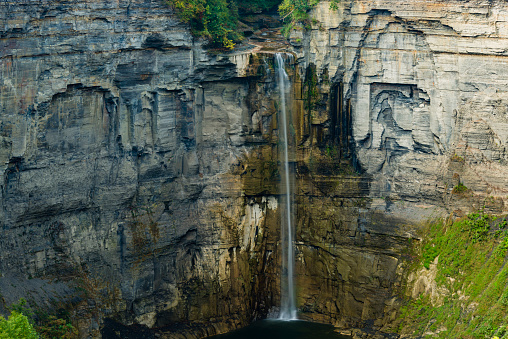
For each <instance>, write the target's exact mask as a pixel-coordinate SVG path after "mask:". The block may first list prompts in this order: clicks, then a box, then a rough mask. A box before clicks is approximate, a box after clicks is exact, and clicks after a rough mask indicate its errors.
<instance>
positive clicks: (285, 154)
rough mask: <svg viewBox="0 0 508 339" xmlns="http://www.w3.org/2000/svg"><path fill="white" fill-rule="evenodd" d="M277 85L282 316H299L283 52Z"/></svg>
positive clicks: (288, 88) (289, 117)
mask: <svg viewBox="0 0 508 339" xmlns="http://www.w3.org/2000/svg"><path fill="white" fill-rule="evenodd" d="M275 60H276V65H277V67H276V75H277V86H278V89H279V95H280V106H279V145H280V146H279V157H280V164H281V173H282V174H283V175H282V180H283V182H282V183H281V192H280V193H281V195H280V196H281V200H283V203H282V204H281V206H282V212H281V246H282V265H281V266H282V267H281V268H282V270H281V271H282V274H281V305H280V313H279V319H280V320H297V314H296V313H297V312H296V298H295V286H294V265H295V263H294V244H293V243H294V218H293V216H294V213H293V189H292V188H293V186H294V184H293V183H294V171H291V169H292V166H290V164H289V151H290V148H289V143H290V141H289V139H288V138H289V136H290V135H289V133H288V130H289V125H290V119H291V114H289V113H288V112H287V110H286V108H287V106H288V105H286V99H287V94H288V92H289V90H290V81H289V77H288V75H287V73H286V70H285V63H284V58H283V57H282V54H281V53H277V54H276V55H275Z"/></svg>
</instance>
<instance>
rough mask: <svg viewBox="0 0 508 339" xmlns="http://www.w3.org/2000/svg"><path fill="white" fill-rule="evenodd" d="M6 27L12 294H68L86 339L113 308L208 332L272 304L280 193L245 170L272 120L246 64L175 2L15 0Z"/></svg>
mask: <svg viewBox="0 0 508 339" xmlns="http://www.w3.org/2000/svg"><path fill="white" fill-rule="evenodd" d="M0 22H1V25H0V37H1V40H0V44H1V48H0V70H1V71H0V72H1V76H0V135H1V136H0V138H1V141H0V142H1V148H0V157H1V158H0V171H1V173H2V176H3V181H2V185H1V191H0V225H1V227H2V230H3V231H2V236H1V237H0V257H1V260H0V272H1V275H2V277H1V278H0V280H1V281H2V283H0V285H8V284H9V283H11V282H13V284H14V283H15V284H16V285H17V286H19V291H21V292H20V293H17V294H9V295H6V294H5V293H4V292H6V291H7V290H5V289H2V294H3V295H4V296H5V302H7V303H12V302H15V301H17V299H18V298H19V297H20V296H25V297H26V296H27V295H28V294H29V293H31V295H32V297H31V298H32V300H33V303H35V304H39V302H40V303H41V304H44V303H45V302H49V301H50V300H48V299H51V298H54V299H57V300H58V301H62V293H60V292H59V293H56V294H55V293H52V291H53V290H57V291H62V290H64V291H67V294H68V295H69V299H72V303H71V305H70V307H71V309H72V311H73V312H74V313H73V314H74V316H75V318H76V319H77V320H76V321H77V322H78V323H77V324H78V326H79V327H80V331H81V336H82V337H87V336H92V337H98V336H100V333H99V326H100V325H101V323H102V319H103V315H106V316H108V317H110V318H112V319H115V320H116V321H118V322H120V323H122V324H124V325H130V324H141V325H145V326H147V327H150V328H151V327H167V326H169V327H171V326H172V325H174V324H179V323H180V324H181V323H188V324H191V325H195V326H194V327H192V326H191V327H188V328H186V327H185V326H183V327H182V326H180V328H179V331H180V332H182V331H183V332H185V331H187V332H190V333H191V334H192V335H194V336H198V337H201V336H204V335H208V334H214V333H218V332H223V331H225V330H228V329H230V328H234V327H237V326H239V325H243V324H246V323H247V322H248V321H250V320H251V319H253V318H254V317H256V316H262V315H263V314H266V313H267V312H268V311H269V309H270V308H271V307H272V306H273V305H275V304H276V300H277V298H278V296H277V295H278V292H277V288H276V286H272V284H275V283H276V281H277V278H276V276H275V275H274V274H275V268H276V267H278V265H276V263H277V257H278V255H277V254H273V255H271V254H270V253H271V252H272V251H274V252H276V250H275V249H274V248H273V247H274V246H276V239H277V234H276V233H277V232H278V227H277V223H276V222H275V221H272V222H270V223H268V222H267V220H269V219H276V208H277V200H276V198H274V197H273V196H266V197H247V196H245V195H244V194H243V190H242V180H241V178H240V177H239V176H238V175H234V174H233V173H234V172H235V171H237V170H236V168H237V167H238V166H239V165H238V164H239V161H240V160H241V159H243V158H244V157H245V154H246V152H247V153H248V152H249V149H250V148H252V147H250V146H247V144H246V141H247V139H246V135H247V133H248V132H250V131H251V130H253V129H254V128H257V129H258V130H259V127H257V126H254V127H253V126H252V121H251V112H250V110H249V107H248V103H249V100H250V101H254V102H255V101H258V98H257V96H256V95H254V94H253V95H250V94H249V93H250V91H249V89H250V87H252V86H253V80H251V79H250V78H241V77H239V75H241V74H239V71H244V68H243V67H245V65H243V66H237V65H236V64H235V63H233V62H232V61H231V60H230V58H229V57H220V56H213V55H209V54H206V53H205V52H204V51H203V49H202V47H201V42H199V41H195V40H194V38H193V37H192V36H191V34H190V32H189V30H188V28H187V27H186V26H185V25H182V24H181V23H179V22H178V21H177V20H176V19H175V17H174V16H173V14H172V13H171V10H170V9H169V8H168V7H167V6H166V5H165V4H164V3H163V2H161V1H150V0H147V1H143V0H141V1H114V2H111V1H88V0H87V1H74V2H72V3H70V2H66V1H37V2H36V1H27V2H8V1H2V2H1V3H0ZM235 58H236V59H238V60H240V59H241V58H242V57H241V56H238V57H234V58H233V59H234V60H236V59H235ZM233 59H232V60H233ZM247 60H248V59H247ZM244 75H245V74H244ZM266 87H267V88H271V87H273V82H271V81H270V80H268V82H267V84H266ZM261 92H262V93H261ZM261 92H260V94H263V95H265V94H266V91H264V90H263V91H261ZM249 95H250V96H249ZM265 120H266V119H265ZM258 273H260V275H259V276H257V274H258ZM31 278H37V279H39V278H42V279H46V280H49V281H51V280H52V279H59V280H63V281H64V282H66V283H67V285H69V286H68V287H66V288H67V289H65V288H62V287H59V285H55V287H54V288H53V287H51V286H50V287H47V286H46V285H44V284H28V283H23V281H24V280H27V279H31ZM27 281H28V280H27ZM32 286H35V287H32ZM39 286H43V287H39ZM69 289H70V290H71V292H69ZM22 291H24V292H25V293H23V292H22ZM72 291H74V292H72ZM83 291H85V292H84V293H83ZM51 295H54V297H51ZM199 324H201V325H202V326H198V325H199Z"/></svg>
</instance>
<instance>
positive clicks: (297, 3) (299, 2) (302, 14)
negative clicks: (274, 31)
mask: <svg viewBox="0 0 508 339" xmlns="http://www.w3.org/2000/svg"><path fill="white" fill-rule="evenodd" d="M319 1H320V0H283V1H282V3H281V4H280V6H279V14H280V16H281V17H282V19H283V20H284V21H285V22H286V24H285V25H284V29H283V30H282V32H283V33H284V35H286V36H289V34H290V33H291V30H292V29H293V27H294V26H295V25H296V24H303V25H304V27H306V28H310V27H311V25H310V24H311V22H310V21H309V14H308V12H309V11H310V10H311V9H312V8H313V7H314V6H316V5H317V4H318V3H319ZM338 2H339V0H332V1H331V2H330V9H332V10H337V9H338Z"/></svg>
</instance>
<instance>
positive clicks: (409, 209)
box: [291, 0, 508, 330]
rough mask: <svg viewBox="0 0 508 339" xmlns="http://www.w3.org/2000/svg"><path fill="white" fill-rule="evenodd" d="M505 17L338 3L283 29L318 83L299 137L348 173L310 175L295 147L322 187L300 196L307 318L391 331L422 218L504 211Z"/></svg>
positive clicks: (479, 11)
mask: <svg viewBox="0 0 508 339" xmlns="http://www.w3.org/2000/svg"><path fill="white" fill-rule="evenodd" d="M507 14H508V7H507V6H506V3H504V2H501V1H411V2H404V1H382V0H381V1H341V2H340V4H339V6H338V9H336V10H332V9H330V2H326V1H322V2H320V3H319V4H318V5H317V6H316V8H315V9H314V10H313V11H312V13H311V16H310V19H309V21H308V22H307V23H306V24H305V25H302V26H301V27H300V28H299V29H296V30H294V31H293V32H292V35H291V42H292V45H293V48H294V50H295V53H296V55H297V62H298V64H299V66H300V70H302V72H301V74H302V77H305V78H306V79H307V80H305V81H304V82H307V83H314V84H315V88H316V92H317V94H315V93H312V92H309V94H308V96H309V97H311V96H314V98H315V99H314V103H313V105H311V107H309V108H308V111H309V113H307V114H308V115H309V116H311V118H310V119H309V125H310V126H309V137H308V138H307V140H306V143H305V145H306V146H308V147H309V148H310V149H312V150H314V154H315V153H319V151H321V155H322V157H321V159H322V161H321V164H324V163H326V161H324V160H325V159H326V156H328V157H330V156H332V157H333V155H336V154H338V155H339V156H340V157H341V159H344V158H346V159H349V161H350V163H351V165H352V166H353V167H354V169H355V170H356V172H357V173H358V174H357V177H358V178H351V177H347V176H348V175H347V173H344V172H343V175H342V176H343V177H342V178H340V179H339V178H337V180H334V177H333V176H331V175H330V173H325V172H326V171H325V172H323V171H322V169H323V168H321V172H322V173H323V174H325V175H324V176H319V175H318V174H319V171H320V169H319V166H314V170H312V166H310V165H312V164H313V163H315V159H316V158H315V157H314V158H313V155H312V154H310V153H311V152H301V154H300V160H299V161H300V162H301V164H302V167H305V168H310V171H307V172H306V173H310V174H306V175H310V177H311V178H312V179H311V182H312V183H314V184H317V185H315V186H314V187H317V188H320V187H324V188H325V189H324V190H323V189H320V190H319V189H318V190H316V189H314V191H312V190H309V189H304V190H302V191H301V194H302V197H301V199H302V204H301V205H299V211H300V213H301V215H302V217H303V218H302V219H300V221H299V222H300V223H299V239H297V240H298V242H299V243H298V247H299V248H300V249H301V251H302V253H301V257H300V263H299V268H300V274H301V275H300V277H301V279H300V280H301V281H300V286H301V291H300V293H299V295H300V297H301V298H302V305H303V309H304V310H308V311H309V316H310V317H311V318H314V319H319V320H324V321H329V322H332V323H335V324H337V325H339V326H344V327H349V326H363V325H365V324H367V325H368V324H373V327H374V328H377V329H383V328H384V329H386V330H388V327H387V325H388V324H389V323H390V322H391V321H392V320H393V319H394V317H395V316H396V314H397V312H396V310H397V308H398V303H399V297H398V294H397V293H398V290H399V286H400V284H401V282H402V281H401V280H400V277H401V273H402V272H403V271H404V267H405V265H406V264H407V263H408V260H407V259H409V256H408V255H407V254H408V249H407V245H408V243H410V242H411V241H412V240H419V239H421V238H422V237H424V236H425V235H424V234H422V233H421V230H422V229H423V226H424V225H425V222H426V221H428V220H431V219H435V218H440V217H442V216H444V215H448V214H449V213H453V214H454V215H456V216H461V215H464V213H466V212H468V211H471V210H478V209H485V210H487V211H490V212H494V213H503V212H506V207H505V200H506V192H507V189H508V185H507V182H506V177H507V174H508V167H507V166H506V160H507V156H506V145H507V142H508V134H507V130H506V127H507V125H506V123H507V122H508V120H507V110H506V100H505V96H506V93H507V90H508V87H507V86H506V85H507V84H508V82H507V80H508V74H507V73H506V67H505V66H506V63H507V62H508V58H507V50H506V45H507V43H508V40H507V37H508V34H507V31H506V29H505V28H506V26H507V19H508V17H507ZM305 70H307V71H305ZM309 70H310V72H309ZM311 74H313V76H314V80H308V79H311ZM335 162H337V160H336V159H335ZM342 162H344V160H342ZM345 174H346V175H345ZM344 175H345V176H346V177H347V178H344ZM316 179H318V180H316ZM320 180H322V181H320ZM357 182H358V183H363V185H362V184H359V185H358V186H356V184H354V183H357ZM347 183H351V184H347ZM459 184H461V185H464V186H465V188H464V187H462V189H461V187H459ZM302 186H303V187H306V188H307V186H306V185H304V184H302ZM316 193H317V194H316ZM325 196H326V197H325ZM319 206H325V208H324V211H323V210H318V207H319ZM304 220H305V221H304ZM310 258H312V259H310ZM316 263H319V265H316ZM317 291H319V292H317Z"/></svg>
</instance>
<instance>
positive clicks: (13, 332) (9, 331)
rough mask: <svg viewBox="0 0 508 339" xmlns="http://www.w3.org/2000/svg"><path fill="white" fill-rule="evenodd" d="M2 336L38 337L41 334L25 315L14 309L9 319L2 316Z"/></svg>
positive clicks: (27, 338)
mask: <svg viewBox="0 0 508 339" xmlns="http://www.w3.org/2000/svg"><path fill="white" fill-rule="evenodd" d="M0 338H1V339H38V338H39V335H38V334H37V332H36V331H35V329H34V328H33V326H32V324H30V322H29V321H28V318H27V317H26V316H25V315H23V314H21V313H18V312H16V311H13V312H11V315H10V316H9V318H8V319H5V318H4V317H2V316H0Z"/></svg>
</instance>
